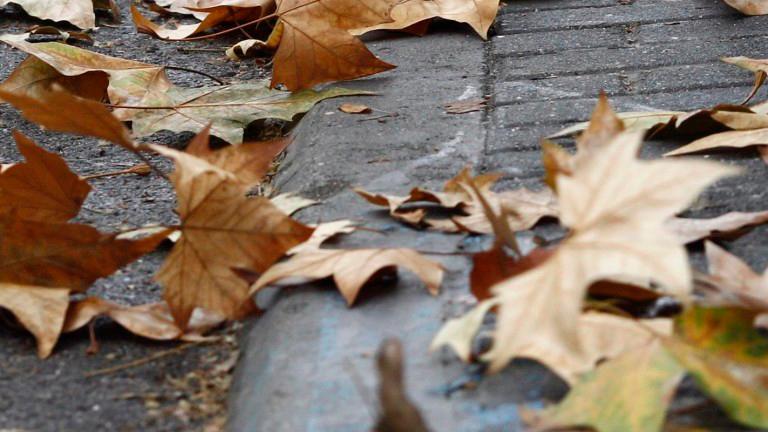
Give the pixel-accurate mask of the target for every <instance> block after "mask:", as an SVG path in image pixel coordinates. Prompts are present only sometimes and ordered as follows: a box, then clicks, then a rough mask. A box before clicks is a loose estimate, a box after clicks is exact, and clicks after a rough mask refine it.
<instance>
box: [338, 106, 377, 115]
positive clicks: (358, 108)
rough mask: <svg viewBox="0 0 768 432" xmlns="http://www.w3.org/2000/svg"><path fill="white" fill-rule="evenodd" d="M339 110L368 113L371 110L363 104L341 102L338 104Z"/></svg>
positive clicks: (350, 112) (351, 112)
mask: <svg viewBox="0 0 768 432" xmlns="http://www.w3.org/2000/svg"><path fill="white" fill-rule="evenodd" d="M339 111H341V112H344V113H347V114H368V113H370V112H371V111H373V110H372V109H371V108H370V107H369V106H367V105H363V104H353V103H343V104H341V105H339Z"/></svg>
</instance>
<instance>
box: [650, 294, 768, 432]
mask: <svg viewBox="0 0 768 432" xmlns="http://www.w3.org/2000/svg"><path fill="white" fill-rule="evenodd" d="M754 317H755V315H754V313H752V312H748V311H744V310H739V309H719V308H711V309H705V308H694V309H693V310H691V311H689V312H686V313H685V314H684V315H682V316H681V317H680V319H679V324H678V328H679V330H678V331H679V333H680V334H681V335H682V337H681V338H680V339H669V340H667V341H665V345H666V347H667V349H668V350H669V351H670V352H671V353H672V354H673V355H674V356H675V358H676V359H677V360H678V361H679V362H680V364H681V365H683V366H684V367H685V368H686V369H687V370H688V372H689V373H690V374H691V375H693V377H694V378H695V380H696V382H697V383H698V384H699V386H700V387H701V388H702V389H703V390H704V391H705V392H706V393H707V394H709V395H710V396H711V397H712V398H713V399H714V400H716V401H717V402H718V403H719V404H720V405H721V406H722V407H723V409H724V410H725V412H726V413H727V414H728V415H729V416H730V417H731V418H732V419H733V420H735V421H737V422H740V423H742V424H744V425H747V426H751V427H758V428H768V367H766V357H767V356H768V350H766V346H767V344H766V341H768V339H766V338H765V337H763V336H762V335H760V333H758V331H757V330H756V329H755V328H753V327H752V322H753V320H754Z"/></svg>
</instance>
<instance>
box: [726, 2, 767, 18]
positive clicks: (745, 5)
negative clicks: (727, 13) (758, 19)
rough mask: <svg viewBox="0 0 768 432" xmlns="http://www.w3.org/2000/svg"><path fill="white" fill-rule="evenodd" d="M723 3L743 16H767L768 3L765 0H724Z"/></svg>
mask: <svg viewBox="0 0 768 432" xmlns="http://www.w3.org/2000/svg"><path fill="white" fill-rule="evenodd" d="M724 1H725V3H726V4H727V5H728V6H730V7H732V8H734V9H736V10H738V11H739V12H741V13H743V14H745V15H765V14H768V3H766V2H765V0H724Z"/></svg>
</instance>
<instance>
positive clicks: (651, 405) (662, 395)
mask: <svg viewBox="0 0 768 432" xmlns="http://www.w3.org/2000/svg"><path fill="white" fill-rule="evenodd" d="M682 376H683V369H682V368H681V367H680V365H679V364H678V363H677V362H676V361H675V360H674V358H672V356H670V355H669V353H667V352H666V351H665V350H664V349H663V348H662V347H661V346H660V345H659V344H658V343H651V344H648V345H646V346H645V347H643V348H640V349H637V350H634V351H630V352H627V353H625V354H624V355H622V356H620V357H617V358H615V359H613V360H609V361H607V362H605V363H603V364H602V365H601V366H600V367H598V368H597V369H596V370H595V371H593V372H590V373H589V374H586V375H584V376H583V377H582V379H581V380H580V381H579V382H578V383H577V384H576V385H575V386H574V387H573V388H572V389H571V391H570V393H568V396H566V398H565V399H564V400H563V401H562V402H560V403H559V404H557V405H555V406H553V407H551V408H548V409H546V410H544V411H541V412H539V413H535V414H531V415H528V416H527V417H529V418H528V419H527V422H528V423H529V424H530V425H531V426H532V427H533V428H534V430H552V429H564V428H566V427H576V426H581V427H592V428H594V429H596V430H598V431H599V432H628V431H632V432H656V431H659V430H661V427H662V425H663V423H664V418H665V416H666V411H667V407H668V406H669V401H670V399H671V398H672V396H673V394H674V391H675V388H676V387H677V384H678V383H679V382H680V379H681V378H682Z"/></svg>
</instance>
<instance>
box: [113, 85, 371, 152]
mask: <svg viewBox="0 0 768 432" xmlns="http://www.w3.org/2000/svg"><path fill="white" fill-rule="evenodd" d="M359 94H365V92H361V91H358V90H347V89H342V88H327V89H324V90H321V91H314V90H304V91H301V92H295V93H290V92H285V91H280V90H274V89H270V88H269V87H268V86H267V83H266V81H257V82H246V83H240V84H232V85H221V86H212V87H199V88H183V87H173V88H171V89H169V90H164V89H161V91H158V92H155V91H152V92H149V93H147V95H146V97H145V98H144V99H143V100H142V101H141V102H139V103H138V106H140V107H148V109H120V110H117V111H116V112H115V114H116V115H117V116H118V117H119V118H120V119H121V120H130V121H131V122H132V124H133V133H134V135H135V136H137V137H143V136H147V135H151V134H152V133H154V132H157V131H160V130H170V131H173V132H188V131H190V132H195V133H196V132H199V131H201V130H202V129H203V128H204V127H206V125H210V128H211V134H212V135H215V136H217V137H219V138H221V139H223V140H225V141H227V142H229V143H231V144H240V143H241V142H242V141H243V130H244V129H245V127H246V126H248V125H249V124H250V123H252V122H253V121H255V120H258V119H265V118H275V119H281V120H286V121H291V120H293V118H294V116H296V115H297V114H299V113H303V112H306V111H308V110H309V109H310V108H312V107H313V106H314V105H315V104H316V103H317V102H320V101H321V100H324V99H328V98H333V97H338V96H349V95H359Z"/></svg>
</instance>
